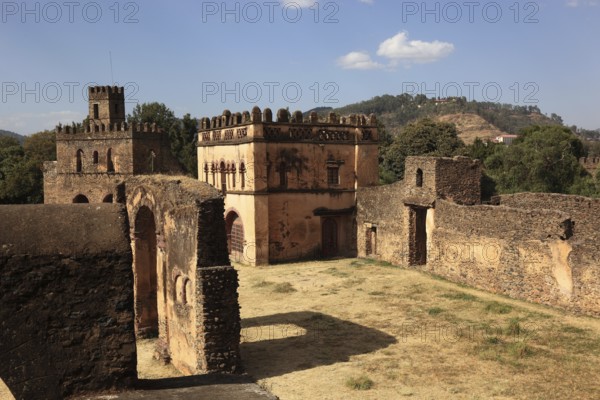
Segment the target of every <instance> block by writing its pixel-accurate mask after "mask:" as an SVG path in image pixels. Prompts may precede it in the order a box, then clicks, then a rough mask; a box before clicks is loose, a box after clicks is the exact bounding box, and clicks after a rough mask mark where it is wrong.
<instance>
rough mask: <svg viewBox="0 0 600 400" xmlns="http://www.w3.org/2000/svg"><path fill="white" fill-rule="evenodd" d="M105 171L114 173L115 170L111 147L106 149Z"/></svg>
mask: <svg viewBox="0 0 600 400" xmlns="http://www.w3.org/2000/svg"><path fill="white" fill-rule="evenodd" d="M106 172H108V173H114V172H115V164H113V159H112V149H108V151H107V152H106Z"/></svg>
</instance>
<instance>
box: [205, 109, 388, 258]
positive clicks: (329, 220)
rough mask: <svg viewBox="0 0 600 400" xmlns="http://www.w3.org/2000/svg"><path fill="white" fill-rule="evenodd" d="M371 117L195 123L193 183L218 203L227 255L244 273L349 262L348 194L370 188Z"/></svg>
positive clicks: (255, 116)
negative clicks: (293, 263) (211, 189)
mask: <svg viewBox="0 0 600 400" xmlns="http://www.w3.org/2000/svg"><path fill="white" fill-rule="evenodd" d="M376 125H377V121H376V120H375V117H374V116H370V117H366V116H357V115H352V116H350V117H348V118H340V117H339V116H337V115H335V114H333V113H331V114H330V115H329V117H328V120H327V121H321V120H319V118H318V116H317V114H316V113H315V112H313V113H312V114H311V115H310V116H309V117H308V118H305V117H304V115H303V114H302V112H300V111H296V112H294V113H293V114H291V115H290V114H289V112H288V111H287V110H285V109H281V110H279V111H278V112H277V115H276V119H275V118H274V116H273V113H272V111H271V110H270V109H268V108H267V109H265V110H264V111H262V112H261V110H260V109H259V108H258V107H255V108H254V109H253V110H252V112H251V113H250V112H244V113H237V114H232V113H231V112H229V111H225V112H224V113H223V115H220V116H217V117H213V118H212V119H209V118H203V119H202V120H201V129H200V132H199V134H198V175H199V179H200V180H202V181H204V182H207V183H209V184H211V185H213V186H215V187H216V188H219V189H220V190H221V192H222V193H223V194H224V195H225V220H226V230H227V234H228V245H229V250H230V253H231V254H232V256H233V257H234V259H235V260H238V261H241V262H243V263H246V264H251V265H264V264H269V263H276V262H283V261H290V260H300V259H318V258H328V257H335V256H355V255H356V237H355V231H356V227H355V223H354V221H355V205H356V191H357V189H358V188H360V187H367V186H373V185H376V184H377V182H378V179H379V178H378V141H377V126H376Z"/></svg>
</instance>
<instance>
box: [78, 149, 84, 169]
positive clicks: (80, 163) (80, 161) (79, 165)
mask: <svg viewBox="0 0 600 400" xmlns="http://www.w3.org/2000/svg"><path fill="white" fill-rule="evenodd" d="M76 169H77V172H83V150H81V149H79V150H77V156H76Z"/></svg>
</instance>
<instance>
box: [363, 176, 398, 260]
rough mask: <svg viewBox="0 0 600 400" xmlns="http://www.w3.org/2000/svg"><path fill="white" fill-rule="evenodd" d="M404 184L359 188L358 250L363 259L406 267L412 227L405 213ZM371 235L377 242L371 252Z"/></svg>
mask: <svg viewBox="0 0 600 400" xmlns="http://www.w3.org/2000/svg"><path fill="white" fill-rule="evenodd" d="M404 185H405V183H404V182H402V181H401V182H397V183H394V184H392V185H385V186H377V187H372V188H359V189H358V193H357V197H358V202H357V211H356V224H357V239H356V242H357V247H358V256H359V257H374V258H379V259H381V260H385V261H388V262H391V263H395V264H398V265H402V264H403V263H404V262H405V259H404V255H403V249H405V248H406V246H407V238H408V231H407V230H408V226H407V221H406V220H407V216H406V213H405V208H406V207H405V205H404V200H405V195H404V193H405V191H404ZM371 232H374V235H373V237H374V238H375V240H374V242H376V243H375V244H376V245H375V246H374V248H372V250H371V251H372V252H370V251H368V250H367V242H368V241H371V242H373V240H372V238H369V239H368V238H367V236H368V235H369V234H371Z"/></svg>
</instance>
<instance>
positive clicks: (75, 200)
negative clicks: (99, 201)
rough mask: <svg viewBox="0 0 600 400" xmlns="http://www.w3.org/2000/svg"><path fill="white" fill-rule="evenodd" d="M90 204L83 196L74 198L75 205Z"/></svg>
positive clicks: (79, 195)
mask: <svg viewBox="0 0 600 400" xmlns="http://www.w3.org/2000/svg"><path fill="white" fill-rule="evenodd" d="M89 202H90V201H89V200H88V198H87V197H85V196H84V195H82V194H78V195H77V196H75V197H74V198H73V203H89Z"/></svg>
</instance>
